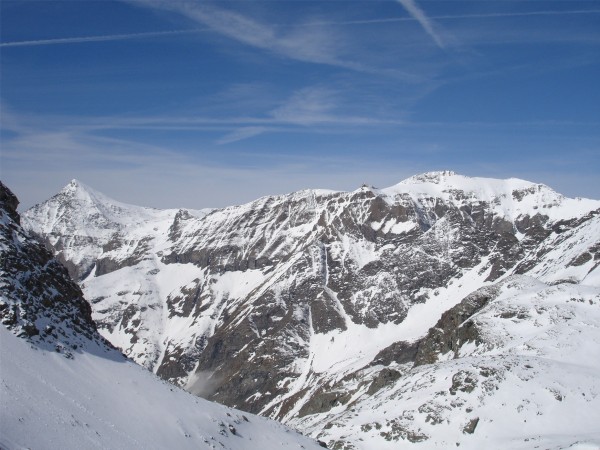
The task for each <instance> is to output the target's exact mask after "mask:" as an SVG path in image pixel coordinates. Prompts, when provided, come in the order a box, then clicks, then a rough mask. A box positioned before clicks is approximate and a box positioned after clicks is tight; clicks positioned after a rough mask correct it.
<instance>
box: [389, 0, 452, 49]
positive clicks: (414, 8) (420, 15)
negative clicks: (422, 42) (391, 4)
mask: <svg viewBox="0 0 600 450" xmlns="http://www.w3.org/2000/svg"><path fill="white" fill-rule="evenodd" d="M397 1H398V3H400V4H401V5H402V6H404V9H406V10H407V11H408V13H409V14H410V15H411V16H412V17H414V18H415V20H417V21H418V22H419V23H420V24H421V27H423V29H424V30H425V32H426V33H427V34H428V35H429V36H430V37H431V39H433V41H434V42H435V43H436V44H437V46H438V47H440V48H444V47H445V44H444V41H442V38H441V37H440V36H439V34H438V33H437V32H436V31H435V28H434V25H433V23H432V21H431V20H430V19H429V18H428V17H427V15H426V14H425V12H423V10H422V9H421V8H419V6H418V5H417V4H416V3H415V1H414V0H397Z"/></svg>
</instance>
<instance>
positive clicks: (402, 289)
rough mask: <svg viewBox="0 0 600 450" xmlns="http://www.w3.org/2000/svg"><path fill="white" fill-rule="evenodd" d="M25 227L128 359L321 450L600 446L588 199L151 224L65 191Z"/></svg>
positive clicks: (343, 205) (194, 216)
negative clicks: (290, 430) (291, 430)
mask: <svg viewBox="0 0 600 450" xmlns="http://www.w3.org/2000/svg"><path fill="white" fill-rule="evenodd" d="M23 226H24V227H25V228H26V229H27V230H28V231H29V232H31V233H32V234H34V235H35V236H37V238H38V239H39V240H40V241H41V242H43V243H44V244H45V245H46V247H47V248H49V249H50V250H51V251H52V252H53V253H54V254H55V256H56V258H57V259H58V260H60V261H61V262H62V263H63V264H64V265H65V266H66V267H67V269H68V271H69V273H70V275H71V277H72V278H73V279H74V280H76V281H77V283H78V284H79V286H80V287H81V289H82V291H83V293H84V296H85V298H86V299H87V300H88V301H89V302H90V304H91V309H92V314H91V317H92V318H93V320H94V321H95V323H96V325H97V327H98V330H99V332H100V333H101V334H102V335H103V336H104V337H105V338H106V339H107V340H108V341H110V342H111V343H112V344H113V345H114V346H116V347H118V348H120V349H121V350H122V351H123V352H124V353H125V354H126V355H127V356H129V357H130V358H132V359H133V360H135V361H136V362H138V363H139V364H141V365H143V366H145V367H146V368H148V369H150V370H152V371H153V372H155V373H156V374H158V375H159V376H161V377H162V378H164V379H165V380H168V381H170V382H172V383H174V384H176V385H178V386H181V387H183V388H184V389H186V390H188V391H190V392H192V393H195V394H198V395H201V396H203V397H206V398H208V399H211V400H216V401H218V402H220V403H223V404H225V405H228V406H232V407H236V408H240V409H242V410H245V411H249V412H253V413H257V414H261V415H264V416H268V417H271V418H275V419H277V420H280V421H281V422H283V423H285V424H289V425H291V426H293V427H295V428H298V429H300V430H301V431H303V432H305V433H309V434H311V435H312V436H314V437H318V438H319V439H321V440H322V441H325V442H327V443H328V445H329V447H330V448H340V449H341V448H372V449H381V448H397V446H398V443H406V444H409V443H417V442H421V443H422V445H425V446H426V447H428V448H430V447H435V446H439V447H440V448H447V447H449V446H452V447H455V446H456V445H457V444H458V445H461V446H462V447H461V448H464V447H465V446H466V447H467V448H534V447H535V446H540V448H555V447H556V448H564V447H568V446H571V445H575V444H578V443H579V444H581V445H584V444H586V443H587V444H590V445H599V444H600V429H599V428H598V426H597V424H598V423H600V397H598V396H599V395H600V269H599V268H598V267H599V266H600V201H596V200H587V199H569V198H565V197H563V196H562V195H560V194H558V193H556V192H554V191H553V190H552V189H550V188H549V187H547V186H544V185H541V184H535V183H531V182H527V181H523V180H518V179H508V180H495V179H487V178H469V177H465V176H461V175H458V174H455V173H453V172H449V171H445V172H430V173H426V174H422V175H417V176H414V177H411V178H409V179H407V180H404V181H402V182H400V183H399V184H397V185H395V186H392V187H390V188H386V189H376V188H373V187H368V186H363V187H361V188H359V189H357V190H356V191H353V192H335V191H325V190H305V191H300V192H296V193H293V194H289V195H283V196H272V197H264V198H261V199H258V200H256V201H254V202H252V203H248V204H246V205H241V206H233V207H228V208H223V209H214V210H202V211H191V210H185V209H179V210H162V211H161V210H155V209H151V208H142V207H138V206H131V205H126V204H123V203H120V202H117V201H114V200H111V199H109V198H107V197H106V196H104V195H102V194H100V193H98V192H96V191H94V190H93V189H91V188H89V187H87V186H85V185H84V184H82V183H80V182H78V181H76V180H74V181H72V182H71V183H70V184H69V185H67V186H66V187H65V188H64V189H63V190H62V191H61V192H60V193H58V194H57V195H55V196H54V197H52V198H51V199H49V200H48V201H46V202H44V203H42V204H40V205H37V206H35V207H33V208H31V209H30V210H28V211H27V212H25V214H24V215H23ZM587 444H586V445H587Z"/></svg>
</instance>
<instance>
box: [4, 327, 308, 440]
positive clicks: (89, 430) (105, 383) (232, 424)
mask: <svg viewBox="0 0 600 450" xmlns="http://www.w3.org/2000/svg"><path fill="white" fill-rule="evenodd" d="M0 342H1V343H2V345H1V346H0V361H1V362H2V365H1V368H0V377H1V379H2V383H1V385H0V398H1V399H2V402H0V448H2V449H7V450H9V449H19V448H32V449H42V448H43V449H82V448H85V449H94V448H97V449H115V450H116V449H124V450H129V449H133V448H139V449H148V450H150V449H174V448H176V449H200V448H206V449H210V448H217V449H223V448H224V449H240V450H242V449H243V450H250V449H256V450H264V449H269V448H271V449H280V448H285V449H301V448H306V449H309V448H320V447H319V446H318V445H317V443H316V442H315V441H313V440H311V439H309V438H306V437H304V436H302V435H300V434H298V433H297V432H295V431H291V430H290V429H288V428H286V427H284V426H283V425H280V424H278V423H277V422H274V421H272V420H269V419H265V418H262V417H257V416H254V415H251V414H247V413H242V412H240V411H236V410H234V409H231V408H226V407H224V406H221V405H217V404H212V403H210V402H208V401H207V400H204V399H201V398H198V397H195V396H193V395H191V394H189V393H187V392H184V391H182V390H181V389H179V388H176V387H174V386H172V385H170V384H168V383H166V382H164V381H161V380H159V379H158V378H157V377H156V376H155V375H153V374H151V373H150V372H148V371H146V370H144V369H143V368H141V367H140V366H138V365H136V364H134V363H132V362H131V361H128V360H125V359H124V358H122V357H121V355H120V354H119V353H118V352H115V351H113V352H109V353H105V352H103V351H101V350H100V349H98V351H95V352H93V351H92V352H87V351H86V352H80V353H78V354H76V355H75V357H74V358H72V359H67V358H65V357H64V356H63V355H61V354H60V353H57V352H53V351H48V350H43V349H40V348H38V347H36V346H35V345H32V344H30V343H28V342H27V341H25V340H24V339H20V338H18V337H16V336H14V335H13V334H12V333H10V332H9V331H8V330H7V329H6V328H4V327H2V326H0Z"/></svg>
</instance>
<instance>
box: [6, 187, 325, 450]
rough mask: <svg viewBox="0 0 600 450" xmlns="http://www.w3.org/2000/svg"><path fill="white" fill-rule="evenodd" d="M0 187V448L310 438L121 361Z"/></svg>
mask: <svg viewBox="0 0 600 450" xmlns="http://www.w3.org/2000/svg"><path fill="white" fill-rule="evenodd" d="M17 204H18V201H17V199H16V197H15V196H14V195H13V194H12V193H11V192H10V190H8V189H7V188H6V187H5V186H4V185H3V184H2V183H1V182H0V321H1V323H2V326H0V343H1V344H2V345H0V378H1V384H0V448H2V449H6V450H12V449H21V448H44V449H82V448H85V449H91V448H98V449H108V448H110V449H132V448H139V449H142V448H143V449H168V448H177V449H184V448H190V449H198V448H206V449H210V448H219V449H221V448H229V449H244V450H245V449H260V450H263V449H267V448H273V449H280V448H293V449H298V448H318V447H319V446H318V444H317V442H315V441H313V440H311V439H308V438H306V437H304V436H302V435H300V434H297V433H296V432H293V431H291V430H289V429H287V428H285V427H284V426H283V425H281V424H278V423H276V422H274V421H271V420H268V419H265V418H262V417H257V416H253V415H250V414H247V415H246V414H243V413H242V412H240V411H236V410H233V409H231V408H227V407H224V406H221V405H217V404H214V403H210V402H208V401H206V400H204V399H200V398H198V397H195V396H193V395H191V394H189V393H187V392H184V391H182V390H180V389H178V388H175V387H173V386H171V385H169V384H167V383H166V382H164V381H162V380H160V379H159V378H157V377H156V376H155V375H152V374H151V373H149V372H148V371H146V370H144V369H142V368H141V367H139V366H138V365H136V364H135V363H133V362H131V361H129V360H128V359H127V358H125V357H124V356H123V355H122V354H121V353H120V352H119V351H118V350H116V349H115V348H113V347H112V346H111V345H110V344H109V343H108V342H106V341H105V340H104V339H103V338H102V337H101V336H100V335H99V334H98V333H97V331H96V326H95V325H94V322H93V321H92V319H91V309H90V307H89V304H88V303H87V302H86V301H85V300H84V299H83V297H82V293H81V290H80V289H79V287H78V286H77V285H76V284H75V283H74V282H73V281H71V279H70V278H69V276H68V274H67V271H66V269H65V268H64V267H63V266H62V265H61V264H60V263H58V262H57V261H56V260H55V259H54V258H53V257H52V255H51V254H50V252H48V250H46V249H45V248H44V247H43V246H42V245H41V244H40V243H39V242H37V241H36V240H34V239H32V238H31V237H30V236H28V234H27V233H26V232H25V231H24V230H23V229H22V228H21V226H20V225H19V220H20V218H19V215H18V213H17V212H16V207H17Z"/></svg>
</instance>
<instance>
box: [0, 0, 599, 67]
mask: <svg viewBox="0 0 600 450" xmlns="http://www.w3.org/2000/svg"><path fill="white" fill-rule="evenodd" d="M397 1H398V2H399V3H401V4H402V5H403V6H404V7H405V9H406V10H407V11H408V12H409V13H410V14H411V16H410V17H386V18H381V19H364V20H360V19H359V20H341V21H311V22H306V23H300V24H296V25H294V26H295V27H296V28H297V29H302V28H314V27H318V26H329V25H338V26H344V25H372V24H385V23H395V22H410V21H417V22H419V23H420V24H421V25H422V27H423V29H424V30H425V31H427V33H428V34H429V35H430V36H431V38H432V39H433V40H434V42H435V43H436V45H438V46H439V47H441V48H445V47H446V46H447V43H446V42H444V41H443V40H442V38H441V37H440V36H439V34H438V33H437V32H435V30H434V26H433V22H432V21H433V20H469V19H473V20H478V19H501V18H512V17H530V16H562V15H584V14H600V9H588V10H563V11H551V10H549V11H527V12H502V13H483V14H446V15H435V16H426V15H425V14H424V13H423V12H422V10H420V8H418V6H417V5H416V4H415V3H414V2H413V1H411V0H397ZM136 3H138V4H139V3H140V1H137V2H136ZM146 3H147V1H146ZM409 8H411V9H409ZM288 26H290V25H289V24H273V25H272V28H273V29H274V30H275V29H278V28H283V27H288ZM209 30H213V28H209V27H207V28H191V29H181V30H167V31H147V32H141V33H121V34H108V35H97V36H75V37H66V38H52V39H35V40H26V41H10V42H0V47H33V46H40V45H63V44H84V43H89V42H105V41H120V40H129V39H144V38H152V37H161V36H171V35H184V34H195V33H202V32H206V31H209ZM243 41H244V40H243ZM246 43H251V42H250V41H246ZM254 45H256V46H258V47H261V48H266V47H265V46H264V45H258V43H256V44H254ZM305 53H306V52H305ZM288 56H289V55H288ZM293 58H294V59H300V58H301V55H296V56H294V57H293ZM313 62H324V63H326V64H327V63H328V62H326V61H324V60H323V58H321V61H313ZM329 63H332V64H334V65H340V66H347V67H348V68H350V69H356V70H358V71H367V68H366V67H362V66H360V65H359V64H356V63H351V62H343V61H335V60H331V59H330V61H329Z"/></svg>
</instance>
